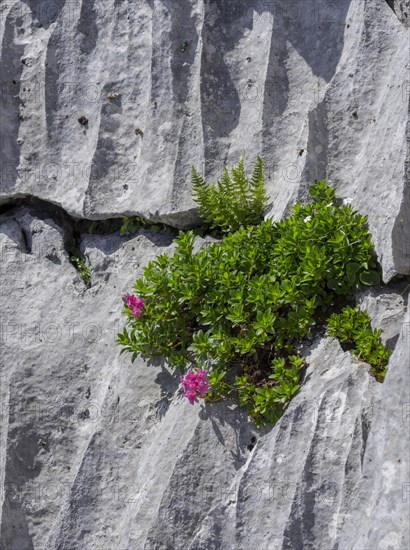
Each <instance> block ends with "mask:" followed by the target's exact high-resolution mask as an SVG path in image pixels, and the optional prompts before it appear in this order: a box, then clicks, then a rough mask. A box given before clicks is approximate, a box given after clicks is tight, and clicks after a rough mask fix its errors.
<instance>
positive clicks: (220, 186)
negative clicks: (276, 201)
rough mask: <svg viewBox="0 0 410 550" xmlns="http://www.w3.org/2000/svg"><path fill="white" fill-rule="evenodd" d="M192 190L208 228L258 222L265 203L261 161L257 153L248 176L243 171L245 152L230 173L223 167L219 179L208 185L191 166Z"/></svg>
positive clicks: (233, 228) (231, 227) (228, 228)
mask: <svg viewBox="0 0 410 550" xmlns="http://www.w3.org/2000/svg"><path fill="white" fill-rule="evenodd" d="M192 191H193V197H194V200H195V201H196V202H197V204H198V207H199V213H200V215H201V217H202V218H203V219H204V220H205V221H206V222H207V223H209V224H211V227H212V228H220V229H222V230H223V231H224V232H232V231H236V230H238V229H239V228H240V227H241V226H247V225H256V224H258V223H260V222H261V221H262V219H263V214H264V211H265V210H266V208H267V204H268V200H267V195H266V191H265V177H264V171H263V161H262V159H261V158H260V157H259V156H258V157H257V158H256V162H255V166H254V169H253V173H252V177H251V179H250V180H249V179H248V177H247V175H246V173H245V155H243V156H242V158H241V159H240V161H239V164H238V166H236V167H232V169H231V173H229V171H228V170H227V169H226V168H225V170H224V172H223V175H222V177H221V179H220V180H218V181H217V182H216V183H212V184H211V185H207V184H206V182H205V180H204V178H203V177H202V176H201V175H200V174H199V172H197V170H196V169H195V168H194V167H193V168H192Z"/></svg>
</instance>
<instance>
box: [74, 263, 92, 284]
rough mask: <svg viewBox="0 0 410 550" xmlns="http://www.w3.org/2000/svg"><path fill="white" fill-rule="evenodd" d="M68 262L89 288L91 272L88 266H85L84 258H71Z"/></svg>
mask: <svg viewBox="0 0 410 550" xmlns="http://www.w3.org/2000/svg"><path fill="white" fill-rule="evenodd" d="M70 261H71V263H72V264H73V266H74V267H75V268H76V269H77V271H78V272H79V273H80V275H81V277H82V278H83V281H84V283H85V284H86V285H87V286H88V287H90V286H91V271H90V266H89V265H88V264H87V262H86V261H85V259H84V258H82V257H81V256H71V257H70Z"/></svg>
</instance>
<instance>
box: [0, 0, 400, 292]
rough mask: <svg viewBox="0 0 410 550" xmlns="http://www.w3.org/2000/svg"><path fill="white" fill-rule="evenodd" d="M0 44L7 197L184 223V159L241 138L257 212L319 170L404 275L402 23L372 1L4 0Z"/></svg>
mask: <svg viewBox="0 0 410 550" xmlns="http://www.w3.org/2000/svg"><path fill="white" fill-rule="evenodd" d="M405 4H406V2H404V1H399V0H396V1H395V3H394V6H393V7H394V8H395V9H396V12H397V14H398V15H399V16H400V17H402V16H401V15H400V14H404V13H405ZM401 7H403V8H402V9H401ZM403 17H404V16H403ZM403 17H402V19H403ZM0 41H1V49H0V68H1V74H2V102H1V111H0V117H1V130H0V132H1V133H0V139H1V147H0V150H1V152H0V154H1V155H2V156H1V161H0V162H1V167H2V170H1V174H2V177H1V185H0V196H1V197H2V198H3V200H6V199H7V198H10V197H15V196H18V195H23V196H24V195H34V196H36V197H40V198H42V199H44V200H47V201H50V202H54V203H57V204H60V205H62V206H63V208H64V209H66V210H67V211H68V212H69V213H70V214H72V215H75V216H79V217H87V218H103V217H107V216H113V215H117V216H119V215H124V214H125V215H127V214H132V213H138V214H142V215H143V216H145V217H148V218H151V219H161V220H163V221H166V222H168V223H171V224H175V225H181V224H184V223H188V222H190V221H192V220H193V219H195V211H194V209H193V207H194V204H193V202H192V199H191V197H190V181H189V171H190V167H191V165H192V164H194V165H196V166H197V167H198V168H202V169H203V170H204V172H205V174H206V175H207V176H208V177H209V178H213V177H216V176H218V175H219V174H220V172H221V169H222V166H223V165H224V163H225V162H236V161H237V160H238V158H239V155H240V154H241V152H242V151H243V150H244V149H247V150H248V158H249V159H253V158H254V156H255V154H256V153H261V154H262V155H263V156H264V158H265V160H266V165H267V172H268V179H269V184H268V187H269V192H270V195H271V197H272V203H273V204H272V210H271V213H270V215H273V216H275V217H280V216H282V214H283V213H284V212H285V211H286V210H287V208H288V207H289V205H290V204H291V203H292V202H293V201H294V200H295V199H296V198H297V197H298V196H304V195H305V190H306V185H307V183H309V182H312V181H313V179H315V178H324V177H326V178H328V180H329V181H330V182H331V183H332V184H334V185H335V187H336V188H337V190H338V192H339V194H340V195H341V196H343V197H346V198H351V199H352V201H353V204H354V206H355V207H357V208H358V209H359V210H360V211H362V212H364V213H367V214H368V215H369V222H370V228H371V231H372V233H373V235H374V240H375V244H376V248H377V252H378V255H379V257H380V259H381V262H382V265H383V268H384V278H385V280H386V281H387V280H389V279H390V278H391V277H392V276H393V275H394V274H395V273H396V272H401V273H408V272H409V271H410V245H409V243H410V233H409V232H410V229H409V227H410V223H409V220H410V216H409V206H408V204H409V203H410V197H409V196H408V192H409V190H408V188H407V190H406V189H405V178H406V166H407V167H408V159H409V153H408V149H407V148H406V125H407V127H409V126H408V120H409V115H408V113H409V97H410V93H409V79H408V74H409V73H408V71H409V32H408V29H407V28H406V27H405V26H404V25H403V24H402V23H401V22H400V20H399V19H398V17H397V16H396V15H395V13H394V12H393V11H392V10H391V9H390V8H389V6H388V4H387V2H386V0H338V1H337V2H328V1H327V0H297V1H293V0H248V1H246V2H239V1H238V0H224V1H223V2H222V1H217V2H204V1H203V0H178V2H172V1H171V0H166V1H165V0H164V1H161V2H160V1H153V0H132V1H122V2H120V1H118V0H101V1H98V2H95V1H94V0H55V1H53V2H50V1H49V0H25V1H21V2H20V1H18V0H6V1H3V2H2V3H1V4H0ZM79 120H81V122H82V123H80V122H79ZM407 139H408V135H407ZM406 193H407V194H406Z"/></svg>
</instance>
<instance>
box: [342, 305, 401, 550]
mask: <svg viewBox="0 0 410 550" xmlns="http://www.w3.org/2000/svg"><path fill="white" fill-rule="evenodd" d="M409 348H410V312H409V311H408V312H407V315H406V320H405V323H404V325H403V328H402V331H401V334H400V338H399V340H398V343H397V347H396V350H395V351H394V354H393V355H392V357H391V360H390V363H389V372H388V374H387V376H386V380H385V382H384V384H383V385H382V387H381V391H380V395H379V399H378V400H377V402H376V405H375V407H374V416H373V420H372V430H371V431H370V434H369V439H368V445H367V451H366V455H365V460H364V462H363V480H362V483H361V487H360V490H359V491H358V492H357V495H355V496H356V498H355V502H354V503H352V505H351V507H350V510H349V520H348V521H347V522H346V525H345V528H344V530H343V532H342V535H341V538H340V546H339V549H340V550H351V549H355V550H356V549H357V550H359V549H364V548H365V549H367V548H369V549H370V548H374V549H375V550H378V549H380V550H381V549H383V550H385V549H402V548H403V550H404V549H405V548H409V547H410V521H409V517H410V429H409V423H410V357H409Z"/></svg>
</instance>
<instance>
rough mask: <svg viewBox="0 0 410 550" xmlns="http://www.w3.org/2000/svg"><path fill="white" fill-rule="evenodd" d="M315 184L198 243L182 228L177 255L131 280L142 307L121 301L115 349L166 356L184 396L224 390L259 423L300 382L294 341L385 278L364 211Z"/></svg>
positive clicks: (217, 395)
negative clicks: (282, 208) (303, 197)
mask: <svg viewBox="0 0 410 550" xmlns="http://www.w3.org/2000/svg"><path fill="white" fill-rule="evenodd" d="M310 195H311V198H312V200H311V202H310V203H308V204H305V205H303V204H301V203H296V205H295V206H294V208H293V212H292V214H291V215H290V216H289V217H286V218H284V219H282V220H281V221H280V222H272V221H271V220H266V221H262V222H261V223H259V225H255V226H252V225H248V226H245V227H240V228H239V229H238V230H237V231H235V232H233V233H231V234H229V235H228V236H226V237H225V238H224V239H222V240H221V241H218V242H215V243H213V244H210V245H208V246H205V247H203V248H201V249H200V250H199V252H197V253H194V252H193V247H194V241H195V237H194V233H193V232H192V231H186V232H180V234H179V236H178V237H177V239H176V249H175V252H174V254H173V255H172V256H169V255H166V254H163V255H161V256H159V257H158V258H157V259H156V260H154V261H151V262H150V263H149V264H148V266H147V267H146V268H145V271H144V276H143V277H142V278H141V279H139V280H138V281H137V282H136V284H135V286H134V292H135V295H136V296H138V298H139V299H140V300H144V308H143V309H141V308H139V307H136V306H137V302H134V301H130V302H129V303H128V302H127V305H126V306H125V314H126V316H127V322H126V326H125V328H124V330H123V332H122V333H121V334H120V335H119V339H118V343H119V344H120V345H121V346H122V352H130V353H131V355H132V359H133V360H134V359H135V358H136V357H137V356H138V355H139V354H141V355H143V356H145V357H147V358H154V357H159V356H162V357H165V358H166V359H167V361H168V364H169V366H170V368H171V369H176V370H177V371H179V374H180V375H182V381H183V388H182V389H183V391H184V393H185V395H186V397H187V398H188V399H189V400H190V401H191V402H196V400H197V399H198V397H205V399H206V400H207V401H212V400H217V399H222V398H228V397H229V398H233V399H236V400H237V402H239V404H240V405H242V406H244V407H247V409H248V411H249V414H250V416H251V417H252V418H253V419H254V420H255V422H257V423H258V424H260V423H263V422H270V423H272V422H275V421H276V420H277V419H278V418H279V417H280V415H281V414H282V413H283V411H284V410H285V408H286V407H287V406H288V404H289V402H290V400H291V399H292V397H293V396H294V395H295V394H296V393H297V391H298V390H299V387H300V384H301V379H302V377H303V372H304V367H305V364H304V360H303V358H301V357H300V355H299V353H298V351H297V350H298V349H299V345H300V343H301V342H302V341H303V340H305V339H307V338H310V337H312V336H313V335H314V334H315V330H317V329H316V327H317V326H318V325H323V324H324V323H325V321H326V319H327V318H328V317H329V315H330V313H332V312H333V311H334V310H335V309H338V308H340V307H341V306H343V305H347V304H349V303H350V302H351V301H352V298H353V295H354V293H355V292H356V291H357V290H358V289H360V288H362V287H363V286H364V285H372V284H378V282H379V280H380V279H379V267H378V264H377V260H376V256H375V253H374V249H373V245H372V242H371V237H370V234H369V233H368V230H367V223H366V217H364V216H361V215H360V214H359V213H357V212H355V211H354V210H353V208H352V207H351V206H350V205H343V204H342V202H341V201H338V200H337V199H336V197H335V193H334V191H333V190H332V189H331V188H329V187H328V186H327V185H326V183H325V182H316V183H315V184H314V185H313V186H312V187H311V188H310ZM138 304H140V302H138ZM136 312H140V314H139V315H138V314H137V315H136V314H135V313H136ZM205 372H206V377H205V374H201V373H205ZM201 376H203V378H202V379H201V378H200V377H201Z"/></svg>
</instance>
